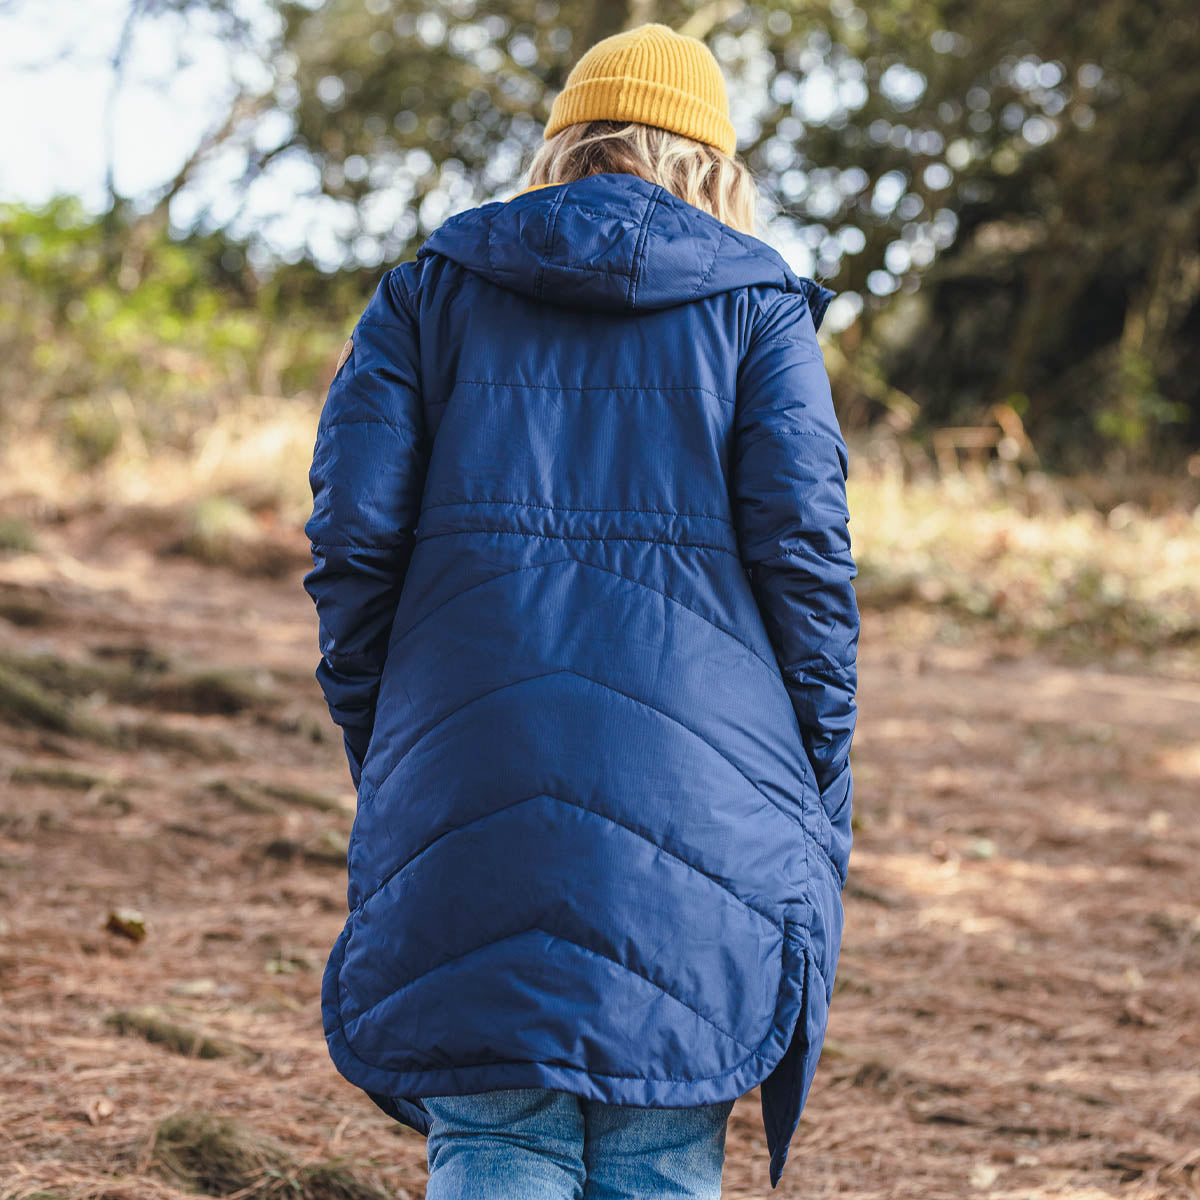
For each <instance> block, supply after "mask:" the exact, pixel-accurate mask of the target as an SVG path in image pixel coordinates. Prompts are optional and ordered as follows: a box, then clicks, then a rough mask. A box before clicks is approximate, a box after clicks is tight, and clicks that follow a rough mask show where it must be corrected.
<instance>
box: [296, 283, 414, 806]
mask: <svg viewBox="0 0 1200 1200" xmlns="http://www.w3.org/2000/svg"><path fill="white" fill-rule="evenodd" d="M410 265H411V264H407V263H405V264H401V266H399V267H394V268H393V269H392V270H390V271H389V272H388V273H387V274H386V275H385V276H384V277H383V279H382V281H381V282H380V283H379V285H378V287H377V289H376V291H375V293H374V295H373V296H372V297H371V300H370V301H369V303H368V304H367V307H366V309H365V311H364V312H363V314H362V316H361V317H360V318H359V320H358V323H357V324H356V325H355V327H354V330H353V333H352V334H351V337H350V340H349V342H348V343H347V345H346V348H345V352H347V353H348V355H349V356H348V357H347V358H346V359H345V361H344V362H342V364H341V365H340V366H339V368H338V370H337V372H336V374H335V375H334V377H333V382H332V383H331V384H330V387H329V392H328V395H327V396H326V399H325V404H324V407H323V408H322V410H321V416H320V420H319V421H318V424H317V437H316V445H315V447H314V450H313V460H312V467H311V469H310V471H309V475H308V480H309V486H310V487H311V488H312V496H313V510H312V516H311V517H310V518H309V519H308V521H307V522H306V524H305V526H304V532H305V533H306V534H307V535H308V538H309V540H310V542H311V543H312V546H311V549H312V560H313V568H312V570H311V571H310V572H309V573H308V574H307V575H305V576H304V588H305V590H306V591H307V592H308V594H309V595H310V596H311V597H312V599H313V601H314V602H315V604H316V607H317V617H318V626H319V640H320V650H321V661H320V663H319V664H318V666H317V670H316V678H317V682H318V683H319V684H320V685H321V690H322V692H323V693H324V696H325V701H326V703H327V704H328V705H329V713H330V716H331V717H332V718H333V720H334V722H335V723H336V724H337V725H338V726H340V728H341V730H342V734H343V742H344V744H345V749H346V757H347V760H348V762H349V765H350V776H351V779H352V780H353V781H354V786H355V787H356V788H357V787H358V785H359V778H360V776H361V773H362V765H363V759H364V757H365V756H366V751H367V745H368V742H369V741H370V738H371V730H372V727H373V724H374V720H375V701H376V698H377V695H378V691H379V680H380V675H381V673H382V670H383V662H384V658H385V656H386V654H387V644H388V638H389V635H390V633H391V627H392V619H393V617H394V616H395V613H396V605H397V601H398V600H399V597H400V589H401V588H402V587H403V584H404V576H405V572H406V571H407V569H408V562H409V559H410V557H411V555H412V550H413V544H414V541H415V527H416V521H417V514H418V510H419V508H420V501H421V492H422V489H423V486H424V475H425V469H426V465H427V451H426V438H425V427H424V419H423V413H422V407H421V396H420V386H419V374H418V341H417V325H416V318H415V310H414V308H413V306H412V296H411V294H410V291H409V288H408V284H407V281H406V278H405V268H406V267H409V266H410Z"/></svg>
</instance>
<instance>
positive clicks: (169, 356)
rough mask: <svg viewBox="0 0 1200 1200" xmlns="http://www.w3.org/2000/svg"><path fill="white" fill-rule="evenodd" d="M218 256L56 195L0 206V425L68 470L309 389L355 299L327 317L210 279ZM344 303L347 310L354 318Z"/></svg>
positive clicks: (262, 289)
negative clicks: (48, 446) (36, 435)
mask: <svg viewBox="0 0 1200 1200" xmlns="http://www.w3.org/2000/svg"><path fill="white" fill-rule="evenodd" d="M218 249H219V247H217V246H214V245H211V244H205V243H203V242H191V241H176V240H173V239H172V238H171V237H169V236H168V234H167V232H166V231H165V230H161V229H155V228H152V227H148V226H146V225H144V224H141V225H139V224H134V225H133V226H130V227H122V228H120V229H119V230H118V232H117V234H116V235H115V236H114V234H113V233H112V230H111V222H110V221H106V220H105V218H103V217H93V216H91V215H89V214H87V213H85V212H84V211H83V210H82V209H81V207H80V205H79V203H78V201H77V200H75V199H74V198H72V197H68V196H60V197H56V198H55V199H54V200H52V201H51V202H49V203H48V204H46V205H45V206H43V207H41V208H31V207H26V206H22V205H19V204H11V203H10V204H5V205H2V206H0V386H3V388H4V392H5V395H6V397H7V398H10V399H8V400H6V403H5V405H4V407H3V410H2V411H0V428H3V427H4V426H5V425H7V426H8V427H9V428H10V429H36V428H42V429H52V430H54V431H56V433H57V434H58V436H59V438H60V441H61V444H62V446H63V449H64V450H65V451H67V452H68V453H70V455H71V456H72V457H73V459H74V462H75V464H76V465H77V466H78V467H81V468H88V467H92V466H95V465H98V464H100V463H102V462H104V461H105V460H106V459H107V458H108V457H109V456H110V455H111V454H112V453H113V452H114V451H115V450H116V449H117V447H118V446H119V445H120V444H122V442H125V441H130V442H133V443H135V444H140V445H143V446H150V447H153V446H154V445H157V444H169V445H175V446H184V445H186V444H187V443H188V441H189V439H191V438H192V437H193V436H194V435H195V434H196V433H197V431H200V430H202V429H203V428H205V426H206V425H208V424H209V423H210V422H211V421H212V420H213V419H214V417H215V416H216V415H217V414H218V413H219V412H220V411H221V410H222V408H223V407H225V406H228V405H230V404H232V403H235V402H236V401H237V400H239V399H240V398H242V397H244V396H246V395H249V394H255V393H263V392H266V393H268V394H285V395H286V394H288V393H289V392H305V391H311V390H317V389H319V388H320V387H321V385H322V383H323V382H325V381H324V380H323V378H322V377H323V374H324V373H325V372H327V371H329V368H330V366H331V364H332V361H333V360H334V359H335V358H336V355H337V351H338V349H339V347H340V345H341V343H342V341H343V340H344V338H345V333H346V330H347V329H348V328H349V326H350V324H351V323H352V322H353V320H354V319H355V317H356V315H357V311H358V310H361V307H362V305H363V304H365V298H364V297H362V296H361V295H360V296H357V297H356V296H354V295H353V292H352V290H351V288H350V287H348V286H346V285H343V287H342V288H341V289H332V290H334V291H335V292H339V291H344V292H346V293H347V296H346V299H347V301H348V303H347V306H346V307H345V308H344V309H342V310H341V311H337V310H336V309H335V310H334V311H333V315H331V314H330V312H328V311H321V310H319V309H316V308H315V307H314V306H311V305H310V304H308V302H307V301H306V300H302V301H301V302H299V303H293V302H291V301H290V300H289V299H288V298H287V293H286V288H285V287H284V286H282V285H281V282H280V281H278V280H274V281H270V282H269V283H267V284H265V285H261V286H260V285H257V284H255V286H254V287H253V288H252V289H250V290H249V291H242V290H239V289H238V288H235V287H233V286H231V285H230V282H229V281H228V280H222V279H217V278H214V275H215V272H214V270H213V256H214V253H215V252H216V251H217V250H218ZM355 306H357V308H356V307H355Z"/></svg>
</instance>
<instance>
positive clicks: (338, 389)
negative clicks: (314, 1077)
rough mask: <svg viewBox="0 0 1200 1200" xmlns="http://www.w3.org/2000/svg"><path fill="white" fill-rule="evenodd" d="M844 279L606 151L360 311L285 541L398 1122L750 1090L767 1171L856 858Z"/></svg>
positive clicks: (369, 1068)
mask: <svg viewBox="0 0 1200 1200" xmlns="http://www.w3.org/2000/svg"><path fill="white" fill-rule="evenodd" d="M832 296H833V293H832V292H831V291H829V290H828V289H826V288H824V287H821V286H820V285H818V284H817V283H815V282H814V281H813V280H811V279H807V278H803V277H800V276H797V275H796V274H794V273H793V271H792V270H791V269H790V268H789V267H788V265H787V264H786V262H785V261H784V260H783V258H782V257H781V256H780V255H779V254H778V253H777V252H776V251H775V250H774V249H772V248H771V247H770V246H768V245H767V244H766V243H764V242H763V241H761V240H759V239H757V238H754V237H751V236H748V235H746V234H743V233H740V232H738V231H736V230H735V229H733V228H731V227H730V226H727V225H725V224H724V223H723V222H721V221H718V220H717V219H716V218H714V217H712V216H710V215H709V214H708V213H706V212H704V211H702V210H701V209H699V208H697V207H695V206H693V205H691V204H688V203H686V202H685V201H683V200H681V199H679V198H677V197H676V196H674V195H673V194H672V193H670V192H669V191H667V190H665V189H664V188H662V187H660V186H658V185H656V184H653V183H650V182H647V181H646V180H643V179H642V178H640V177H638V176H635V175H632V174H627V173H624V172H606V173H603V174H597V175H592V176H588V177H586V178H583V179H579V180H575V181H573V182H570V183H565V184H550V185H541V186H536V187H534V188H527V189H526V190H525V191H524V192H519V193H517V195H515V196H513V197H510V198H508V199H506V200H497V201H493V202H490V203H486V204H483V205H480V206H478V207H475V208H471V209H468V210H465V211H462V212H459V213H457V214H456V215H454V216H452V217H450V218H449V219H447V220H446V221H445V222H444V223H443V224H442V225H441V226H440V228H438V229H437V230H436V231H434V232H433V233H432V234H431V235H430V236H429V237H428V238H427V239H426V240H425V241H424V242H423V243H422V244H421V246H420V247H419V249H418V251H417V254H416V257H415V259H413V260H411V261H407V262H403V263H400V264H399V265H398V266H395V267H393V268H392V269H390V270H388V271H387V272H386V273H385V274H384V276H383V278H382V280H381V282H380V283H379V285H378V288H377V290H376V291H375V292H374V294H373V296H372V297H371V299H370V301H369V303H368V304H367V306H366V309H365V311H364V312H363V313H362V316H361V318H360V319H359V321H358V322H357V324H356V325H355V326H354V328H353V331H352V334H351V337H350V340H349V341H348V342H347V344H346V348H345V352H344V355H343V359H344V361H343V362H342V363H341V364H340V365H339V367H338V369H337V373H336V375H335V377H334V379H333V382H332V384H331V386H330V388H329V393H328V396H327V398H326V401H325V405H324V408H323V410H322V413H321V417H320V421H319V425H318V430H317V437H316V446H315V450H314V456H313V462H312V468H311V472H310V476H309V479H310V483H311V486H312V491H313V497H314V506H313V511H312V516H311V519H310V520H309V521H308V523H307V524H306V526H305V531H306V533H307V534H308V536H309V538H310V539H311V542H312V556H313V563H314V565H313V569H312V571H311V572H310V573H309V574H307V575H306V576H305V579H304V585H305V588H306V589H307V591H308V593H309V594H310V596H311V597H312V598H313V600H314V601H315V603H316V607H317V614H318V618H319V629H320V633H319V637H320V650H321V655H322V657H321V660H320V664H319V666H318V668H317V671H316V675H317V679H318V681H319V682H320V684H321V687H322V689H323V691H324V695H325V698H326V700H327V701H328V704H329V709H330V712H331V715H332V717H333V720H334V721H335V722H336V723H337V724H338V725H339V726H340V727H341V729H342V731H343V733H344V743H345V749H346V754H347V757H348V761H349V767H350V773H351V776H352V778H353V780H354V783H355V786H356V787H357V789H358V798H357V812H356V816H355V820H354V825H353V830H352V832H351V837H350V845H349V851H348V875H349V888H348V904H349V916H348V918H347V920H346V923H345V927H344V929H343V930H342V932H341V934H340V936H339V937H338V938H337V940H336V942H335V944H334V945H333V948H332V950H331V952H330V955H329V959H328V963H327V965H326V968H325V971H324V975H323V980H322V1012H323V1018H324V1027H325V1033H326V1036H327V1039H328V1046H329V1052H330V1054H331V1056H332V1059H333V1062H334V1063H335V1064H336V1066H337V1068H338V1070H339V1071H340V1072H341V1073H342V1074H343V1075H344V1076H345V1077H346V1078H347V1079H348V1080H350V1081H351V1082H352V1083H354V1084H356V1085H357V1086H359V1087H360V1088H362V1089H363V1090H364V1091H365V1092H366V1093H367V1094H368V1095H369V1096H370V1098H371V1099H372V1100H373V1101H374V1102H375V1103H376V1104H377V1105H379V1106H380V1107H381V1108H382V1109H383V1110H384V1111H385V1112H387V1113H389V1114H390V1115H392V1116H393V1117H395V1118H396V1119H397V1120H398V1121H401V1122H403V1123H404V1124H406V1125H409V1126H412V1127H413V1128H415V1129H417V1130H420V1131H421V1132H428V1128H429V1121H428V1115H427V1113H426V1110H425V1109H424V1107H423V1105H422V1103H421V1098H422V1097H423V1096H430V1095H439V1094H461V1093H466V1092H480V1091H488V1090H494V1089H498V1088H513V1087H546V1088H554V1089H558V1090H563V1091H568V1092H573V1093H575V1094H577V1095H579V1096H582V1097H590V1098H593V1099H597V1100H601V1101H606V1102H609V1103H616V1104H628V1105H639V1106H649V1107H681V1106H688V1105H700V1104H711V1103H715V1102H717V1101H721V1100H729V1099H733V1098H735V1097H738V1096H740V1095H742V1094H744V1093H745V1092H747V1091H749V1090H750V1089H751V1088H753V1087H754V1085H756V1084H759V1083H761V1084H762V1088H761V1097H762V1115H763V1121H764V1126H765V1133H766V1140H767V1146H768V1149H769V1152H770V1156H771V1161H770V1176H771V1182H772V1186H774V1185H775V1184H776V1183H777V1182H778V1180H779V1175H780V1172H781V1171H782V1169H783V1164H784V1162H785V1160H786V1157H787V1151H788V1145H789V1142H790V1139H791V1137H792V1135H793V1133H794V1131H795V1129H796V1126H797V1124H798V1121H799V1118H800V1114H801V1110H802V1109H803V1107H804V1104H805V1100H806V1098H807V1095H808V1092H809V1086H810V1084H811V1082H812V1079H813V1073H814V1070H815V1068H816V1065H817V1058H818V1055H819V1054H820V1051H821V1045H822V1041H823V1039H824V1036H825V1030H826V1022H827V1016H828V1006H829V1002H830V997H831V994H832V989H833V982H834V971H835V969H836V966H837V959H838V950H839V945H840V942H841V935H842V903H841V892H842V888H843V885H844V883H845V878H846V870H847V865H848V859H849V855H850V843H851V833H850V811H851V779H850V766H849V751H850V741H851V736H852V734H853V729H854V721H855V711H856V709H855V700H854V694H855V683H856V668H855V655H856V645H857V639H858V610H857V607H856V605H855V597H854V592H853V588H852V584H851V580H852V578H853V576H854V574H855V568H854V563H853V560H852V558H851V551H850V540H849V536H848V527H847V510H846V494H845V476H846V449H845V445H844V443H843V440H842V437H841V434H840V432H839V429H838V425H837V421H836V419H835V416H834V410H833V406H832V403H831V398H830V388H829V380H828V376H827V373H826V370H825V366H824V362H823V359H822V354H821V350H820V348H819V346H818V343H817V337H816V332H817V328H818V326H819V325H820V322H821V318H822V316H823V314H824V312H825V309H826V306H827V305H828V303H829V300H830V299H831V297H832Z"/></svg>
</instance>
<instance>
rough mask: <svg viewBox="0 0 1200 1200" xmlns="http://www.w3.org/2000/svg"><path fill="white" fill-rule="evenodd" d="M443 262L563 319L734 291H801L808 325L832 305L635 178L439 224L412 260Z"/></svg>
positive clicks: (600, 178)
mask: <svg viewBox="0 0 1200 1200" xmlns="http://www.w3.org/2000/svg"><path fill="white" fill-rule="evenodd" d="M430 254H440V255H442V256H444V257H445V258H449V259H452V260H453V261H454V262H457V263H459V264H461V265H462V266H464V267H466V268H467V269H468V270H470V271H473V272H475V273H476V274H477V275H482V276H483V277H484V278H485V279H488V280H490V281H491V282H493V283H496V284H498V285H500V286H501V287H505V288H509V289H510V290H512V291H516V292H520V293H522V294H523V295H526V296H531V297H533V298H534V299H535V300H542V301H546V302H551V303H554V304H560V305H564V306H567V307H570V308H585V309H595V310H598V311H604V312H631V311H636V310H639V309H657V308H670V307H672V306H674V305H677V304H684V303H686V302H687V301H690V300H699V299H703V298H705V297H707V296H713V295H716V294H717V293H718V292H726V291H730V290H731V289H734V288H743V287H749V286H752V285H765V286H774V287H778V288H780V289H782V290H784V291H789V292H801V293H803V294H804V295H805V296H806V297H807V300H808V306H809V310H810V312H811V313H812V318H813V324H814V325H815V326H816V327H817V328H820V324H821V319H822V318H823V317H824V315H825V310H826V308H827V307H828V306H829V302H830V300H832V299H833V297H834V295H835V294H836V293H835V292H833V291H832V290H830V289H829V288H826V287H822V286H821V285H820V284H818V283H817V282H816V281H815V280H813V279H809V278H807V277H806V276H802V275H797V274H796V273H795V272H794V271H793V270H792V269H791V267H789V266H788V264H787V263H786V262H785V261H784V259H783V256H782V255H781V254H780V253H779V252H778V251H777V250H775V249H774V248H773V247H772V246H769V245H767V243H766V242H764V241H761V240H760V239H759V238H756V237H752V236H751V235H750V234H746V233H742V232H740V231H739V230H737V229H734V228H732V227H731V226H729V225H726V224H725V223H724V222H723V221H719V220H718V219H717V218H716V217H714V216H712V215H711V214H710V213H708V212H705V211H704V210H703V209H700V208H697V207H696V206H695V205H692V204H689V203H688V202H687V201H686V200H682V199H680V198H679V197H678V196H676V195H675V194H674V193H672V192H669V191H668V190H667V189H666V188H664V187H662V186H660V185H659V184H656V183H651V182H650V181H649V180H646V179H643V178H642V177H641V176H640V175H633V174H631V173H628V172H624V171H605V172H602V173H600V174H596V175H587V176H584V177H583V178H581V179H574V180H572V181H570V182H569V183H555V184H547V185H543V186H541V187H537V188H534V189H528V188H527V189H526V190H525V191H523V192H518V193H517V194H516V195H515V196H512V197H510V198H509V199H508V200H493V201H490V202H489V203H487V204H482V205H478V206H477V207H475V208H469V209H465V210H463V211H462V212H459V213H456V214H454V215H453V216H451V217H448V218H447V219H446V220H445V221H444V222H443V223H442V224H441V225H440V226H439V227H438V228H437V229H436V230H434V232H433V233H431V234H430V235H429V237H427V238H426V239H425V241H424V242H423V243H422V244H421V246H420V247H419V248H418V250H417V258H423V257H425V256H427V255H430Z"/></svg>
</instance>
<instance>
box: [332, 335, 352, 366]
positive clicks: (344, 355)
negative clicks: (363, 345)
mask: <svg viewBox="0 0 1200 1200" xmlns="http://www.w3.org/2000/svg"><path fill="white" fill-rule="evenodd" d="M353 349H354V339H353V338H347V339H346V344H345V345H344V346H343V347H342V352H341V354H339V355H338V360H337V366H336V367H334V368H333V373H334V374H335V375H336V374H337V373H338V372H339V371H340V370H341V369H342V368H343V367H344V366H345V365H346V359H348V358H349V357H350V353H351V351H352V350H353Z"/></svg>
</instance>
